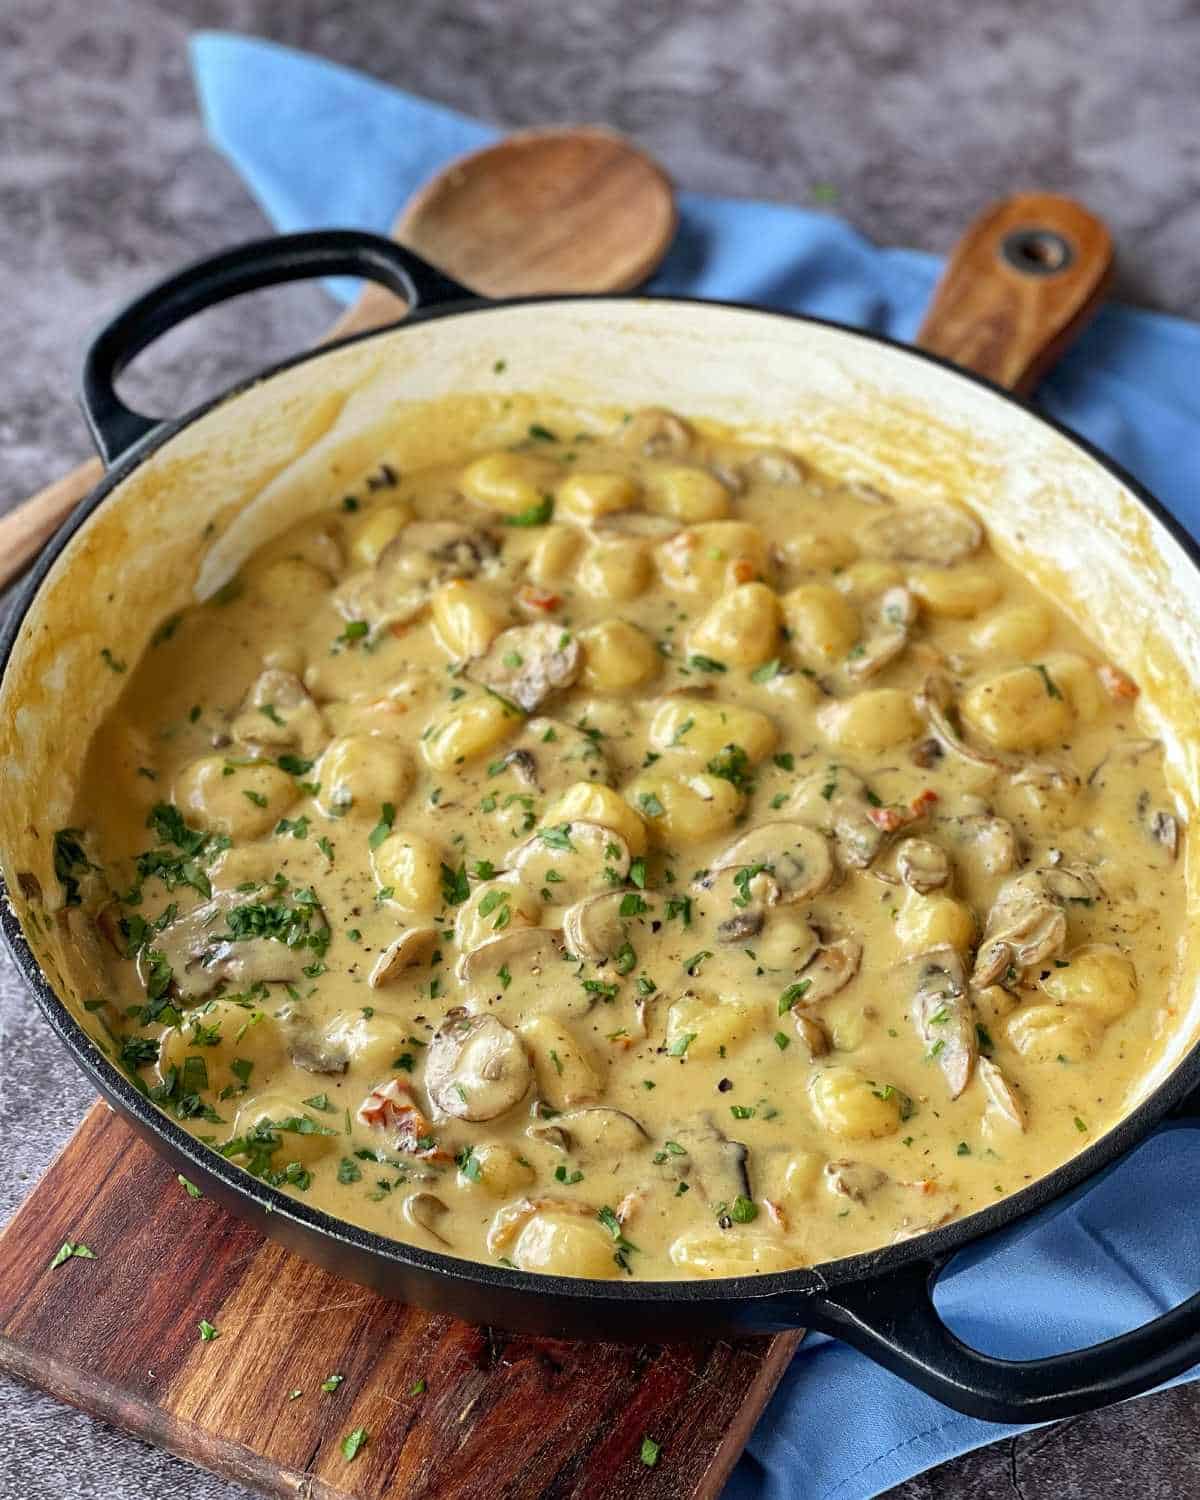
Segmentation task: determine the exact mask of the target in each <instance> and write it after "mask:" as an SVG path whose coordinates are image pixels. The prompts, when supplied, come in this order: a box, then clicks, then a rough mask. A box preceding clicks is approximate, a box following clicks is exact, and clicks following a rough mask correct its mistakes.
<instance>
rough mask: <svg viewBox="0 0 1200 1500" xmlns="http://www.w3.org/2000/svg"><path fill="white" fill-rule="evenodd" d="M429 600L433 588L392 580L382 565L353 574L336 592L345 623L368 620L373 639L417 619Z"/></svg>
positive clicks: (335, 601)
mask: <svg viewBox="0 0 1200 1500" xmlns="http://www.w3.org/2000/svg"><path fill="white" fill-rule="evenodd" d="M428 600H429V586H428V584H426V583H423V582H420V581H418V580H407V581H403V583H402V581H401V580H399V579H395V578H388V577H387V575H385V574H383V573H381V572H380V571H379V563H378V562H376V564H375V566H374V567H373V568H365V569H363V570H362V571H360V572H358V573H351V575H350V577H349V578H347V579H346V580H345V582H344V583H342V584H341V585H339V587H338V588H336V589H335V590H334V593H333V605H334V608H335V609H336V610H337V612H338V614H339V615H341V617H342V619H343V620H347V621H350V622H353V623H354V624H357V623H358V622H359V621H360V620H361V621H365V622H366V624H367V625H368V626H369V627H370V638H371V639H372V640H375V639H377V638H378V637H379V636H380V635H381V634H382V633H383V632H384V631H385V630H388V629H389V628H390V627H391V626H393V625H407V624H408V623H409V622H410V621H412V620H415V619H416V618H417V616H418V615H419V614H420V613H421V611H422V610H423V609H424V608H425V606H426V604H427V603H428Z"/></svg>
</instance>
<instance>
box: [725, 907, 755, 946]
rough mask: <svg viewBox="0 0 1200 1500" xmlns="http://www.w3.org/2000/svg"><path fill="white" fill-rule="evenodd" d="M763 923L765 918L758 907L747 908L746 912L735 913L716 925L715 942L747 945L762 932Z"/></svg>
mask: <svg viewBox="0 0 1200 1500" xmlns="http://www.w3.org/2000/svg"><path fill="white" fill-rule="evenodd" d="M765 921H766V918H765V916H764V915H763V913H762V910H761V908H759V907H749V908H747V910H746V911H739V912H735V913H734V915H733V916H732V917H726V918H725V920H724V921H723V922H718V923H717V941H718V942H719V943H748V942H749V941H750V939H751V938H753V937H757V936H758V934H759V933H760V932H761V931H762V930H763V923H764V922H765Z"/></svg>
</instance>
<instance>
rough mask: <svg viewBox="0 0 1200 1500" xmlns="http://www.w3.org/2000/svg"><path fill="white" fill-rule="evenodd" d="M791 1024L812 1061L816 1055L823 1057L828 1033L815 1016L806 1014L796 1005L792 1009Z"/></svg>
mask: <svg viewBox="0 0 1200 1500" xmlns="http://www.w3.org/2000/svg"><path fill="white" fill-rule="evenodd" d="M792 1024H793V1025H794V1026H795V1028H796V1033H797V1035H798V1036H799V1038H800V1040H801V1041H802V1042H803V1043H804V1045H805V1046H806V1047H807V1048H808V1055H809V1058H810V1059H811V1060H812V1061H814V1062H815V1061H816V1059H817V1058H818V1057H825V1056H826V1055H827V1054H828V1052H829V1046H830V1043H829V1033H828V1032H827V1031H826V1030H825V1028H824V1026H822V1025H821V1023H820V1021H818V1020H817V1018H816V1017H815V1016H810V1015H806V1014H805V1013H804V1011H802V1010H801V1009H800V1007H799V1006H796V1007H794V1008H793V1010H792Z"/></svg>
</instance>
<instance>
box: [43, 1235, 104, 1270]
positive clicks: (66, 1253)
mask: <svg viewBox="0 0 1200 1500" xmlns="http://www.w3.org/2000/svg"><path fill="white" fill-rule="evenodd" d="M96 1258H97V1257H96V1252H95V1251H94V1250H92V1249H91V1248H90V1247H89V1246H87V1245H85V1244H83V1243H82V1241H78V1240H64V1241H63V1242H62V1244H61V1245H60V1246H59V1247H58V1250H57V1252H56V1253H55V1256H54V1259H53V1260H52V1261H51V1262H50V1269H51V1270H52V1271H56V1270H57V1269H58V1267H59V1266H61V1265H65V1264H66V1262H67V1261H69V1260H95V1259H96Z"/></svg>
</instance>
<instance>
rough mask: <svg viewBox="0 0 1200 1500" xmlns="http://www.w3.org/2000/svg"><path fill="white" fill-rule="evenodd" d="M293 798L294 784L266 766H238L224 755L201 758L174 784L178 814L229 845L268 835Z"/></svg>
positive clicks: (260, 763)
mask: <svg viewBox="0 0 1200 1500" xmlns="http://www.w3.org/2000/svg"><path fill="white" fill-rule="evenodd" d="M296 797H297V789H296V783H295V782H294V781H293V779H292V778H291V777H290V776H288V775H287V774H286V772H284V771H281V770H280V769H279V767H278V766H276V765H272V764H271V763H270V762H269V761H256V762H251V763H243V764H240V765H239V764H237V763H235V762H234V761H231V760H228V759H227V758H226V757H225V756H223V755H205V756H202V757H201V759H199V760H195V761H193V762H192V763H191V764H190V765H188V766H185V767H184V768H183V770H182V771H181V772H180V774H179V776H178V777H177V778H176V780H175V803H176V805H177V806H178V807H179V808H180V810H181V811H182V812H183V813H184V814H185V815H186V816H188V817H190V818H192V819H193V820H194V821H195V822H196V823H198V824H200V825H201V826H202V827H204V828H211V829H212V830H213V831H214V832H215V833H219V834H222V835H224V836H225V837H226V838H231V839H239V840H241V839H253V838H258V836H259V835H260V834H264V833H266V832H268V831H269V830H270V829H272V828H274V827H275V824H276V823H277V822H278V821H279V819H280V818H281V817H283V816H284V814H285V813H287V812H288V810H289V809H290V808H291V807H292V805H293V803H294V802H295V801H296Z"/></svg>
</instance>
